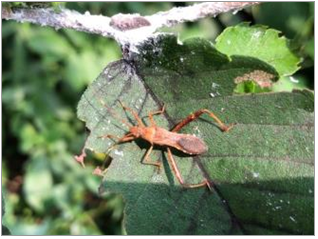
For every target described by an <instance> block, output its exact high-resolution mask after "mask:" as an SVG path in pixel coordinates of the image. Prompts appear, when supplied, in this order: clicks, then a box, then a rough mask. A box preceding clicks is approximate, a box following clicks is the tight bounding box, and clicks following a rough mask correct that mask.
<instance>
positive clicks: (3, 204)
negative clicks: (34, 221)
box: [1, 194, 11, 235]
mask: <svg viewBox="0 0 318 239" xmlns="http://www.w3.org/2000/svg"><path fill="white" fill-rule="evenodd" d="M1 207H2V208H1V216H2V218H3V217H4V214H5V201H4V195H3V194H2V195H1ZM1 227H2V235H10V234H11V233H10V230H9V229H8V228H7V227H6V226H5V225H3V221H2V225H1Z"/></svg>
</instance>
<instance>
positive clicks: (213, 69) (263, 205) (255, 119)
mask: <svg viewBox="0 0 318 239" xmlns="http://www.w3.org/2000/svg"><path fill="white" fill-rule="evenodd" d="M139 52H140V54H136V55H135V57H134V63H135V65H134V67H136V68H137V72H138V75H137V74H136V72H135V70H134V67H132V66H131V65H129V64H127V63H126V62H125V61H118V62H115V63H112V64H110V65H109V66H108V67H107V68H105V69H104V70H103V72H102V73H101V75H100V76H99V77H98V78H97V80H96V81H94V83H93V84H92V85H91V86H90V87H89V88H88V89H87V91H86V92H85V93H84V95H83V96H82V99H81V101H80V103H79V106H78V116H79V118H80V119H82V120H83V121H85V122H86V126H87V127H88V128H89V129H90V131H91V134H90V135H89V137H88V139H87V142H86V147H87V148H89V149H91V150H94V151H97V152H106V150H107V149H108V148H109V146H110V145H112V140H110V139H107V138H101V137H100V136H102V135H105V134H111V135H118V136H121V135H124V134H125V133H126V132H127V130H128V129H127V126H125V125H124V124H122V123H121V122H120V121H119V119H127V117H132V116H130V114H125V112H124V111H123V109H122V108H120V106H119V104H118V103H116V101H117V100H120V101H122V102H123V103H124V104H125V105H127V106H129V107H131V108H132V109H134V110H135V111H137V112H138V113H139V114H140V116H142V117H146V116H147V113H148V112H151V111H155V110H156V109H157V108H158V107H159V105H162V104H165V105H166V113H165V114H164V115H163V116H161V117H159V116H157V117H156V122H157V123H158V125H159V126H160V127H165V128H171V127H172V126H173V125H174V124H175V123H177V122H178V121H179V120H180V119H182V118H184V117H185V116H187V115H189V114H190V113H191V112H194V111H195V110H198V109H200V108H207V109H210V110H212V111H213V112H214V113H215V114H216V115H218V116H220V117H221V118H222V119H224V121H225V122H226V123H227V124H229V123H233V122H235V123H236V126H235V127H234V128H233V129H232V130H231V131H230V132H228V133H222V132H220V130H219V129H218V128H217V127H214V126H213V124H211V123H210V122H211V120H210V119H209V118H207V117H204V120H202V121H200V120H198V121H196V122H193V123H192V124H191V125H190V126H189V127H187V129H185V130H183V131H182V132H183V133H192V134H193V133H195V134H197V135H198V136H199V137H200V138H202V139H203V140H204V141H205V142H206V143H207V144H208V146H209V149H210V150H209V152H208V153H207V154H205V155H199V156H196V157H189V156H187V155H182V154H179V153H178V152H175V153H174V158H175V159H176V161H177V164H178V167H179V168H180V171H181V172H182V175H183V177H184V178H185V180H186V182H188V183H198V182H201V181H202V179H203V178H204V177H207V178H208V179H209V180H212V182H214V185H215V187H214V190H213V192H209V191H208V190H207V189H204V188H200V189H191V190H189V189H188V190H186V189H183V188H182V187H181V186H180V184H179V183H178V181H176V179H175V176H174V174H173V173H172V171H171V169H170V167H169V165H168V163H167V161H166V155H165V153H164V152H163V148H157V149H156V150H155V152H154V153H153V154H152V160H157V159H159V160H160V161H163V164H164V170H162V171H161V172H160V173H157V171H156V169H155V168H153V167H151V166H145V165H142V164H141V163H140V160H141V159H142V158H143V156H144V155H145V153H146V150H147V149H148V148H149V144H148V143H146V142H143V141H142V140H140V141H136V142H135V141H134V142H131V143H125V144H121V145H119V146H118V148H116V149H114V150H113V151H112V152H111V153H110V155H111V157H113V161H112V163H111V165H110V166H109V168H108V171H107V174H106V176H105V177H104V180H103V183H102V186H101V187H102V189H103V191H107V192H108V191H110V192H116V193H120V194H122V195H123V197H124V199H125V201H126V208H125V224H124V225H125V230H126V232H127V233H128V234H242V233H243V234H244V233H247V234H257V233H260V232H261V233H264V234H275V233H279V234H313V219H314V214H313V213H314V211H313V208H314V204H313V202H314V200H313V190H314V181H313V176H314V167H313V165H314V144H313V142H314V133H313V130H312V129H313V126H314V118H313V116H314V113H313V110H314V101H313V94H312V93H311V92H309V91H297V92H293V93H276V94H273V93H272V94H260V95H245V96H237V95H233V90H234V88H235V84H234V83H233V82H234V81H235V79H237V77H242V76H243V75H246V74H249V73H250V72H254V71H255V70H265V69H268V70H269V71H270V72H271V73H273V74H274V72H275V71H273V70H272V69H271V68H268V67H267V66H266V63H263V64H265V65H264V66H263V65H262V64H260V63H259V61H258V60H257V59H255V58H252V59H249V58H246V57H245V58H241V57H239V56H238V57H236V58H235V60H233V61H232V62H229V61H228V58H227V57H225V56H224V55H222V54H221V53H219V52H218V51H216V50H215V49H214V48H213V47H212V46H211V44H209V42H207V41H205V40H200V39H194V40H188V41H186V42H183V44H181V45H180V44H177V40H176V38H175V37H173V36H164V35H161V36H159V37H157V38H155V39H150V40H149V41H148V42H146V43H145V44H144V45H142V46H140V49H139ZM189 55H190V56H191V57H189ZM255 62H257V64H256V63H255ZM246 63H249V66H250V67H246V68H244V65H246ZM232 64H233V65H234V66H235V67H233V68H232ZM241 64H242V66H241ZM241 68H242V69H241ZM224 78H225V79H226V80H221V79H224ZM215 82H217V83H215ZM215 84H217V85H218V92H219V94H217V95H216V96H215V97H211V91H212V90H214V88H215ZM213 85H214V87H213ZM109 88H111V89H112V91H107V89H109ZM103 102H105V103H106V104H107V105H108V106H111V107H112V108H113V110H112V111H109V109H108V107H105V106H104V105H103ZM143 119H144V120H145V121H146V122H147V123H148V124H149V122H148V120H147V119H146V118H143ZM129 121H130V122H131V121H135V120H134V119H133V118H130V120H129ZM233 222H235V223H234V224H233ZM295 225H297V226H295Z"/></svg>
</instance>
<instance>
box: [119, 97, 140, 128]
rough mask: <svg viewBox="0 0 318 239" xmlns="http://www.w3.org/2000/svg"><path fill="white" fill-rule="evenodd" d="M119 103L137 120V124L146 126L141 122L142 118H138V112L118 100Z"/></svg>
mask: <svg viewBox="0 0 318 239" xmlns="http://www.w3.org/2000/svg"><path fill="white" fill-rule="evenodd" d="M119 103H120V105H121V106H122V107H123V109H124V110H125V111H126V110H127V111H129V112H130V113H132V115H133V116H134V118H135V119H136V120H137V122H138V125H139V126H143V127H146V126H145V124H144V123H143V122H142V120H141V119H140V118H139V116H138V114H137V113H136V112H135V111H134V110H133V109H131V108H128V107H126V106H125V105H124V104H123V103H122V102H121V101H119Z"/></svg>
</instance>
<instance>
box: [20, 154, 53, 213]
mask: <svg viewBox="0 0 318 239" xmlns="http://www.w3.org/2000/svg"><path fill="white" fill-rule="evenodd" d="M48 166H49V162H48V160H47V159H46V158H43V157H35V158H33V159H32V161H30V162H29V164H28V168H27V173H26V176H25V182H24V185H23V186H24V187H23V190H24V194H25V197H26V200H27V202H28V203H29V205H30V206H31V207H32V208H34V209H35V210H37V211H39V212H43V211H44V210H45V205H46V204H47V203H48V201H49V200H50V199H51V197H52V188H53V179H52V175H51V173H50V170H49V167H48Z"/></svg>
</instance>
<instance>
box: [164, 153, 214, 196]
mask: <svg viewBox="0 0 318 239" xmlns="http://www.w3.org/2000/svg"><path fill="white" fill-rule="evenodd" d="M167 151H168V161H169V163H170V165H171V167H172V171H173V172H174V174H175V175H176V177H177V179H178V181H179V182H180V184H181V185H182V186H183V187H185V188H197V187H203V186H205V185H207V186H208V187H209V189H210V190H211V188H210V184H209V182H208V181H207V180H206V179H205V180H204V181H203V182H201V183H198V184H187V183H185V182H184V181H183V179H182V176H181V174H180V171H179V169H178V166H177V164H176V161H175V160H174V158H173V156H172V153H171V150H170V148H167Z"/></svg>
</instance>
